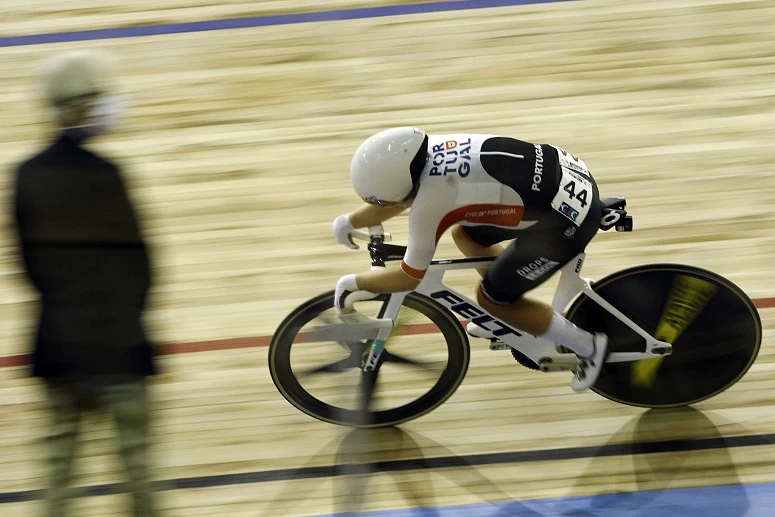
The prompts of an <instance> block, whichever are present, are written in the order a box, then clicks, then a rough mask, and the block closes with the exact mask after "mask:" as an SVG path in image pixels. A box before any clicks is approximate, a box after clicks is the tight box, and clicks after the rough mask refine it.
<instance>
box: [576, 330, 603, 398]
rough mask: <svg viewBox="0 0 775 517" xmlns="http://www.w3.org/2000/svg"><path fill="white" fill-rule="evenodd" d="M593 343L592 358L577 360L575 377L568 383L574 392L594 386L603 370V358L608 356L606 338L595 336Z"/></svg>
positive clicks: (601, 335)
mask: <svg viewBox="0 0 775 517" xmlns="http://www.w3.org/2000/svg"><path fill="white" fill-rule="evenodd" d="M593 342H594V344H595V352H594V353H593V354H592V357H588V358H586V359H585V358H582V357H580V358H579V364H578V366H577V367H576V375H575V376H574V377H573V380H572V381H571V382H570V387H571V388H573V391H575V392H581V391H584V390H586V389H587V388H591V387H592V386H594V385H595V383H596V382H597V379H598V377H600V372H601V371H602V370H603V364H604V363H605V357H606V355H607V354H608V337H606V335H605V334H595V336H594V338H593Z"/></svg>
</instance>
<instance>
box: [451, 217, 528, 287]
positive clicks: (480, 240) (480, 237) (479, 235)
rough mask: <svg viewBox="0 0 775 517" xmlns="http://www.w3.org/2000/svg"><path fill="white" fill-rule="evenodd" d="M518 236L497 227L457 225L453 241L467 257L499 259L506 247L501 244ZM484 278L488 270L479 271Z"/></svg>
mask: <svg viewBox="0 0 775 517" xmlns="http://www.w3.org/2000/svg"><path fill="white" fill-rule="evenodd" d="M515 236H516V231H515V230H506V229H504V228H498V227H495V226H469V227H467V228H466V227H463V226H461V225H456V226H455V227H454V228H452V240H453V241H455V245H456V246H457V247H458V249H459V250H460V251H461V252H462V253H463V255H465V256H466V257H497V256H499V255H500V254H501V253H503V250H504V249H506V248H505V246H503V245H502V244H500V242H502V241H505V240H511V239H513V238H514V237H515ZM477 272H478V273H479V276H481V277H482V278H484V277H485V275H486V274H487V269H477Z"/></svg>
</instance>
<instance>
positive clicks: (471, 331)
mask: <svg viewBox="0 0 775 517" xmlns="http://www.w3.org/2000/svg"><path fill="white" fill-rule="evenodd" d="M466 332H468V335H469V336H473V337H480V338H484V339H492V338H491V337H490V333H489V331H487V330H484V329H483V328H482V327H480V326H479V325H477V324H475V323H471V322H469V323H468V325H466Z"/></svg>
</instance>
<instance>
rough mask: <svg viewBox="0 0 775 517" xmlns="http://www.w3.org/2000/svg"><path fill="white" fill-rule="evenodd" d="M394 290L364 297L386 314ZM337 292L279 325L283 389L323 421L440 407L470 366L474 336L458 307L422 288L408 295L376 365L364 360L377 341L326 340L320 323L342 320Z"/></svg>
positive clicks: (370, 310) (273, 368)
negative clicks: (421, 291) (428, 294)
mask: <svg viewBox="0 0 775 517" xmlns="http://www.w3.org/2000/svg"><path fill="white" fill-rule="evenodd" d="M388 300H389V296H388V295H382V296H380V297H378V298H376V299H374V300H369V301H365V302H358V303H357V304H356V309H357V310H358V312H360V313H361V314H364V315H367V316H376V317H381V316H382V314H383V312H384V310H385V307H386V305H387V302H388ZM340 323H341V322H340V321H339V319H338V317H337V316H336V311H335V309H334V293H333V291H332V292H328V293H324V294H321V295H320V296H318V297H316V298H313V299H311V300H309V301H307V302H305V303H304V304H302V305H301V306H299V307H298V308H297V309H295V310H294V311H293V312H292V313H291V314H290V315H289V316H288V317H287V318H285V320H284V321H283V322H282V323H281V324H280V326H279V327H278V329H277V332H275V334H274V336H273V337H272V342H271V344H270V347H269V370H270V373H271V375H272V380H273V381H274V383H275V386H276V387H277V389H278V390H279V391H280V393H281V394H282V395H283V397H285V398H286V399H287V400H288V401H289V402H290V403H291V404H293V405H294V406H296V407H297V408H298V409H299V410H301V411H303V412H304V413H306V414H308V415H310V416H312V417H315V418H317V419H319V420H322V421H324V422H330V423H333V424H340V425H352V426H357V427H381V426H389V425H397V424H400V423H402V422H406V421H408V420H411V419H414V418H417V417H419V416H422V415H424V414H426V413H428V412H430V411H432V410H433V409H435V408H437V407H438V406H440V405H441V404H442V403H443V402H444V401H445V400H447V399H448V398H449V397H450V396H451V395H452V394H453V393H454V392H455V390H456V389H457V387H458V386H459V385H460V383H461V382H462V381H463V378H464V377H465V374H466V370H467V369H468V362H469V358H470V350H469V345H468V337H467V336H466V334H465V331H464V330H463V328H462V326H461V325H460V323H459V322H458V321H457V319H456V318H455V317H454V315H453V314H452V313H450V312H449V311H447V310H446V309H445V308H444V307H442V306H441V305H439V304H438V303H437V302H435V301H433V300H431V299H430V298H427V297H426V296H422V295H419V294H417V293H410V294H409V295H407V296H406V298H405V299H404V301H403V305H402V306H401V309H400V311H399V313H398V318H397V320H396V325H395V327H394V329H393V332H392V333H391V336H390V338H389V339H388V340H387V342H386V344H385V352H384V353H383V354H382V356H381V358H380V362H379V368H378V369H377V370H376V371H374V372H363V370H362V366H363V364H364V361H365V358H366V356H367V355H368V353H369V351H370V349H371V344H372V340H371V339H358V337H357V336H352V337H350V336H348V337H347V339H345V340H342V341H331V342H328V341H321V340H319V339H318V338H317V337H313V336H316V331H315V329H319V328H321V327H323V326H327V325H332V324H340Z"/></svg>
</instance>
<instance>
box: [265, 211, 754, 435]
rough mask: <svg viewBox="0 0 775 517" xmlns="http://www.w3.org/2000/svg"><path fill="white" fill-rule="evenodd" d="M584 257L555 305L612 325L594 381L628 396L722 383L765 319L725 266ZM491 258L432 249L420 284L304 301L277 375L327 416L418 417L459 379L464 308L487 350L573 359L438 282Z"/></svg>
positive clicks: (367, 420) (379, 256) (384, 246)
mask: <svg viewBox="0 0 775 517" xmlns="http://www.w3.org/2000/svg"><path fill="white" fill-rule="evenodd" d="M602 202H603V205H604V212H603V213H604V217H603V223H605V222H606V218H607V219H608V223H609V224H608V227H609V228H610V227H611V226H615V227H616V229H617V231H631V230H632V217H631V216H628V215H626V210H625V206H626V200H625V199H624V198H621V197H610V198H605V199H604V200H602ZM612 222H613V223H615V224H610V223H612ZM601 228H603V229H608V228H606V227H604V226H603V224H602V223H601ZM353 236H354V237H356V238H359V239H362V240H366V241H368V242H369V244H368V250H369V253H370V256H371V259H372V267H385V263H386V262H389V261H395V260H401V259H402V258H403V255H404V253H405V251H406V248H405V247H403V246H397V245H393V244H388V243H387V242H389V241H390V235H389V234H386V233H384V231H383V229H382V226H381V225H379V226H374V227H370V228H369V232H368V233H367V232H362V231H356V232H355V233H354V234H353ZM585 259H586V253H585V252H583V253H580V254H579V255H578V256H577V257H576V258H575V259H574V260H571V261H570V262H568V263H567V264H566V265H565V266H564V267H563V268H562V269H561V270H560V279H559V282H558V285H557V288H556V290H555V293H554V296H553V300H552V306H553V307H554V309H555V310H557V311H560V312H562V311H563V310H564V309H565V308H566V307H568V305H569V304H570V307H569V308H568V310H567V312H566V317H567V318H568V319H569V320H570V321H572V322H573V323H575V324H576V325H578V326H579V327H581V328H583V329H585V330H587V331H589V332H604V333H606V334H607V336H608V340H609V354H608V356H607V358H606V362H605V364H604V366H603V370H602V373H601V375H600V378H599V379H598V381H597V382H596V384H595V386H593V388H592V390H593V391H594V392H596V393H598V394H600V395H602V396H603V397H606V398H608V399H610V400H612V401H614V402H618V403H621V404H627V405H631V406H639V407H645V408H670V407H677V406H686V405H690V404H695V403H697V402H700V401H702V400H706V399H708V398H710V397H713V396H715V395H717V394H719V393H721V392H723V391H724V390H726V389H727V388H729V387H730V386H732V385H733V384H735V383H736V382H737V381H739V380H740V379H741V378H742V377H743V375H744V374H745V373H746V372H747V371H748V369H749V368H750V366H751V365H752V364H753V362H754V360H755V359H756V356H757V354H758V352H759V348H760V345H761V340H762V326H761V320H760V317H759V314H758V312H757V310H756V308H755V307H754V304H753V302H752V301H751V299H750V298H749V297H748V296H747V295H746V294H745V293H744V292H743V291H742V290H741V289H740V288H739V287H737V286H736V285H735V284H733V283H732V282H730V281H729V280H727V279H726V278H724V277H722V276H720V275H718V274H716V273H713V272H711V271H707V270H704V269H701V268H698V267H694V266H689V265H682V264H650V265H640V266H636V267H632V268H628V269H625V270H622V271H619V272H616V273H613V274H612V275H610V276H607V277H605V278H603V279H602V280H599V281H591V280H589V279H586V278H583V277H582V276H581V269H582V266H583V264H584V261H585ZM494 260H495V259H494V258H459V259H441V260H434V261H433V262H432V263H431V266H430V267H429V269H428V270H427V272H426V275H425V277H424V278H423V280H422V282H421V283H420V284H419V286H418V287H417V288H416V290H415V291H413V292H404V293H393V294H382V295H379V296H377V297H376V298H371V299H369V300H357V301H356V300H347V304H348V305H355V307H356V308H357V312H356V313H355V315H356V317H353V318H350V321H349V322H342V321H341V320H340V319H339V318H338V316H337V314H336V310H335V309H334V303H333V302H334V292H333V291H329V292H325V293H322V294H320V295H319V296H316V297H314V298H312V299H310V300H308V301H306V302H304V303H303V304H301V305H300V306H299V307H297V308H296V309H295V310H294V311H292V312H291V313H290V314H289V315H288V316H287V317H286V318H285V319H284V320H283V321H282V323H281V324H280V325H279V327H278V329H277V331H276V332H275V333H274V335H273V337H272V341H271V344H270V347H269V369H270V372H271V376H272V380H273V381H274V383H275V386H276V387H277V389H278V390H279V391H280V393H281V394H282V395H283V397H285V398H286V399H287V400H288V401H289V402H290V403H291V404H293V405H294V406H295V407H296V408H298V409H299V410H301V411H302V412H304V413H306V414H308V415H310V416H312V417H314V418H317V419H319V420H322V421H325V422H330V423H334V424H341V425H352V426H357V427H380V426H390V425H397V424H400V423H403V422H406V421H408V420H412V419H414V418H418V417H420V416H422V415H425V414H427V413H429V412H430V411H432V410H434V409H435V408H437V407H439V406H440V405H441V404H442V403H444V402H445V401H446V400H447V399H449V397H450V396H452V394H453V393H454V392H455V390H456V389H457V388H458V386H460V384H461V383H462V382H463V379H464V377H465V375H466V371H467V369H468V365H469V359H470V347H469V339H468V334H467V333H466V331H465V330H464V328H463V324H461V321H460V319H461V318H462V319H463V320H467V321H470V322H473V323H475V324H476V325H477V326H478V327H479V329H480V332H484V337H486V338H489V340H490V345H489V346H490V348H491V349H492V350H509V351H511V355H512V356H513V358H514V359H516V361H517V362H518V363H519V364H521V365H522V366H524V367H526V368H528V369H531V370H536V371H540V372H555V371H573V370H574V369H575V367H576V365H577V357H576V355H575V354H573V353H571V352H570V351H569V350H567V349H564V348H563V347H561V346H558V345H556V344H555V343H554V342H550V341H547V340H545V339H542V338H539V337H536V336H532V335H529V334H527V333H525V332H522V331H520V330H518V329H515V328H513V327H511V326H509V325H507V324H506V323H504V322H503V321H500V320H499V319H497V318H495V317H493V316H491V315H490V314H489V313H487V311H485V310H484V309H483V308H482V307H480V306H479V305H478V304H477V303H476V302H475V301H473V300H472V299H470V298H468V297H467V296H465V295H464V294H462V293H460V292H458V291H456V290H455V289H453V288H451V287H449V286H448V285H446V284H445V283H444V282H443V277H444V274H445V272H447V271H450V270H460V269H482V268H487V267H489V265H491V264H492V262H493V261H494ZM357 294H358V293H356V295H357ZM571 302H572V303H571ZM369 314H370V315H373V317H369V316H366V315H369ZM348 386H349V388H350V389H347V387H348ZM569 389H570V388H569Z"/></svg>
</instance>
